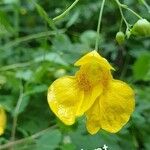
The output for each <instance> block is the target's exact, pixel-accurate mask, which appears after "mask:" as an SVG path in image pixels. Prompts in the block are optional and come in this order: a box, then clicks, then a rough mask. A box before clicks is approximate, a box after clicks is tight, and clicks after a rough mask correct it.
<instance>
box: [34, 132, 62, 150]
mask: <svg viewBox="0 0 150 150" xmlns="http://www.w3.org/2000/svg"><path fill="white" fill-rule="evenodd" d="M60 141H61V133H60V131H59V130H50V131H48V132H47V133H45V134H44V135H42V136H41V137H40V138H39V139H37V140H36V143H37V148H36V150H54V149H55V148H56V147H58V145H59V143H60Z"/></svg>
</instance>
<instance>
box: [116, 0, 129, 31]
mask: <svg viewBox="0 0 150 150" xmlns="http://www.w3.org/2000/svg"><path fill="white" fill-rule="evenodd" d="M115 1H116V3H117V5H118V7H119V10H120V14H121V17H122V20H123V21H124V22H125V24H126V27H127V29H129V23H128V22H127V20H126V18H125V17H124V14H123V11H122V8H121V7H122V4H121V3H120V2H119V1H118V0H115Z"/></svg>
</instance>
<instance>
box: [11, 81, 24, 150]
mask: <svg viewBox="0 0 150 150" xmlns="http://www.w3.org/2000/svg"><path fill="white" fill-rule="evenodd" d="M22 100H23V86H22V84H21V86H20V95H19V98H18V101H17V105H16V108H15V111H14V118H13V125H12V132H11V141H14V140H15V135H16V127H17V121H18V113H19V109H20V106H21V103H22ZM12 149H13V147H12Z"/></svg>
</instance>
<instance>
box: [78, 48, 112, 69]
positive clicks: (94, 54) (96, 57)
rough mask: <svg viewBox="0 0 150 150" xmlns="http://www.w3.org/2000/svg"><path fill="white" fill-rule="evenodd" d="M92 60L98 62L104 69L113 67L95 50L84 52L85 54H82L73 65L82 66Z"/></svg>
mask: <svg viewBox="0 0 150 150" xmlns="http://www.w3.org/2000/svg"><path fill="white" fill-rule="evenodd" d="M92 62H94V63H95V62H96V63H99V64H100V65H101V67H102V68H106V69H109V70H110V69H113V70H114V68H113V67H112V66H111V65H110V64H109V62H108V61H107V60H106V59H105V58H103V57H102V56H100V55H99V54H98V53H97V52H96V51H95V50H94V51H92V52H90V53H88V54H86V55H85V56H83V57H82V58H80V59H79V60H78V61H77V62H76V63H75V66H82V65H85V64H87V63H90V64H91V63H92Z"/></svg>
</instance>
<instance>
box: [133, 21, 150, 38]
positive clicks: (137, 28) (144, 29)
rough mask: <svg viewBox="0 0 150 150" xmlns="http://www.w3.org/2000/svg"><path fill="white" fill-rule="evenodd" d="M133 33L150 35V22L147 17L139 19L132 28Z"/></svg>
mask: <svg viewBox="0 0 150 150" xmlns="http://www.w3.org/2000/svg"><path fill="white" fill-rule="evenodd" d="M131 31H132V34H133V35H138V36H150V22H149V21H147V20H146V19H140V20H138V21H137V22H136V23H135V24H134V25H133V28H132V29H131Z"/></svg>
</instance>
